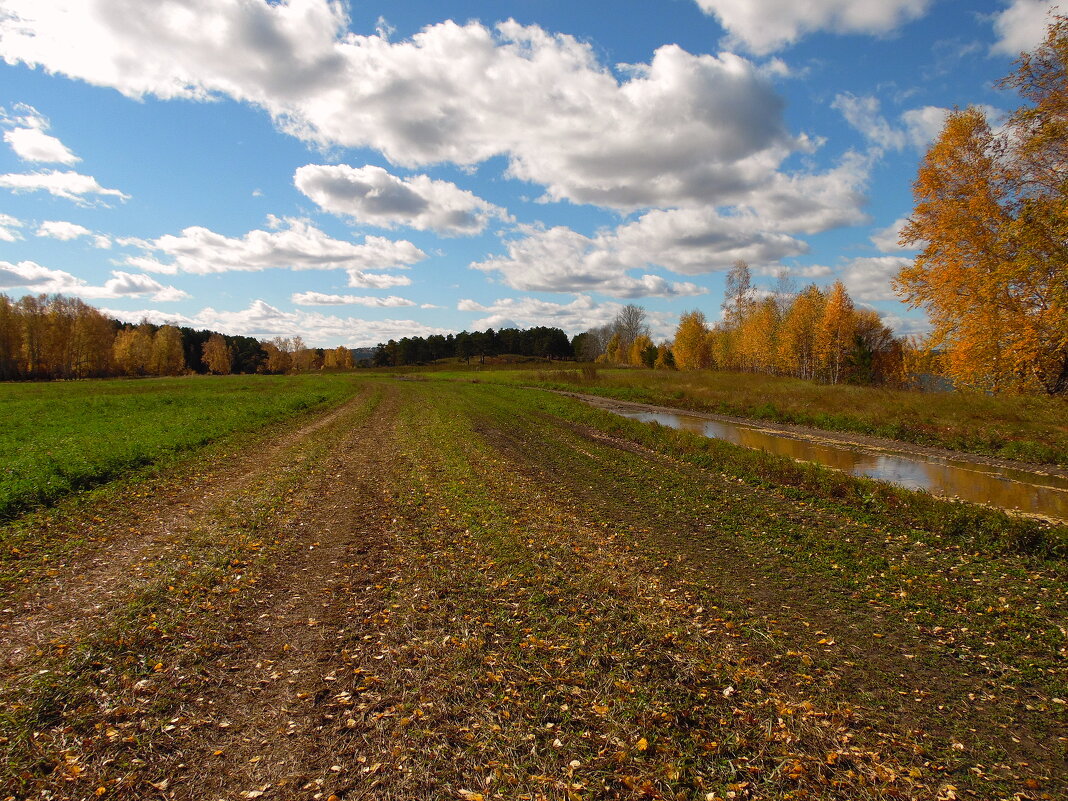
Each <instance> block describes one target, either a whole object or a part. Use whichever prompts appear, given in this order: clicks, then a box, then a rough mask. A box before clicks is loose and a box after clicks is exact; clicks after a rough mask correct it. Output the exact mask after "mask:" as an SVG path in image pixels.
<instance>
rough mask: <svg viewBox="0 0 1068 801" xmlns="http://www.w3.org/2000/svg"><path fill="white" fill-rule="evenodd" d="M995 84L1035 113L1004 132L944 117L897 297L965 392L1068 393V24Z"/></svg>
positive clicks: (910, 230) (918, 194) (966, 118)
mask: <svg viewBox="0 0 1068 801" xmlns="http://www.w3.org/2000/svg"><path fill="white" fill-rule="evenodd" d="M1002 85H1004V86H1008V87H1011V88H1014V89H1017V90H1018V91H1019V92H1020V93H1021V94H1022V95H1023V96H1024V98H1025V99H1027V100H1029V101H1030V102H1031V104H1032V105H1030V106H1026V107H1023V108H1021V109H1019V110H1017V111H1016V112H1015V113H1014V114H1013V115H1012V117H1011V118H1010V121H1009V124H1008V126H1007V127H1006V129H1005V131H1003V132H1000V133H995V132H994V131H992V130H991V128H990V125H989V124H988V122H987V120H986V117H985V115H984V114H983V112H982V111H981V110H979V109H976V108H968V109H964V110H962V111H956V112H954V113H952V114H950V115H949V117H948V118H947V120H946V124H945V127H944V128H943V130H942V133H941V135H940V136H939V137H938V139H937V140H936V141H935V142H934V144H933V145H932V146H931V148H930V150H929V151H928V152H927V155H926V157H925V158H924V160H923V163H922V164H921V167H920V170H919V173H918V176H917V179H916V182H915V184H914V186H913V194H914V196H915V198H916V208H915V210H914V212H913V214H912V216H911V218H910V219H909V222H908V224H907V225H906V227H905V228H904V229H903V231H902V243H903V244H922V246H923V250H922V251H921V253H920V255H919V256H918V257H917V258H916V260H915V262H914V263H913V264H911V265H908V266H906V267H905V268H904V269H903V270H902V271H901V272H900V273H899V274H898V276H897V279H896V282H895V286H896V288H897V290H898V291H899V293H901V294H902V295H903V296H904V297H905V299H906V300H907V301H908V302H909V303H910V304H912V305H913V306H923V307H924V308H925V309H926V310H927V313H928V316H929V317H930V319H931V322H932V324H933V326H934V330H933V332H932V336H931V339H930V341H929V347H931V348H938V349H943V350H944V351H945V361H944V363H945V366H946V371H947V374H948V375H949V377H950V378H952V379H954V381H955V382H956V383H957V384H958V385H960V386H970V387H974V388H977V389H982V390H987V391H992V392H998V391H1001V390H1005V389H1015V390H1020V391H1030V390H1042V391H1045V392H1047V393H1049V394H1063V393H1065V392H1068V99H1066V95H1068V18H1065V17H1063V16H1060V17H1055V18H1054V19H1053V22H1052V24H1051V25H1050V27H1049V30H1048V32H1047V36H1046V40H1045V42H1044V43H1043V44H1042V45H1041V46H1040V47H1039V48H1038V49H1037V50H1036V51H1035V52H1034V53H1031V54H1024V55H1023V56H1022V57H1021V58H1020V60H1019V61H1018V62H1017V69H1016V72H1015V73H1013V74H1012V75H1010V76H1009V77H1008V78H1006V79H1005V80H1004V81H1003V82H1002Z"/></svg>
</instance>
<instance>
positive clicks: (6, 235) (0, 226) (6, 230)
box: [0, 214, 22, 242]
mask: <svg viewBox="0 0 1068 801" xmlns="http://www.w3.org/2000/svg"><path fill="white" fill-rule="evenodd" d="M19 228H22V220H20V219H18V218H17V217H12V216H11V215H10V214H0V242H15V241H17V240H19V239H22V234H20V233H19V232H18V230H17V229H19Z"/></svg>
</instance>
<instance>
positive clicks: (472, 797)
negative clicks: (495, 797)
mask: <svg viewBox="0 0 1068 801" xmlns="http://www.w3.org/2000/svg"><path fill="white" fill-rule="evenodd" d="M460 798H463V799H464V801H486V798H485V796H483V795H482V793H476V792H473V791H472V790H461V791H460Z"/></svg>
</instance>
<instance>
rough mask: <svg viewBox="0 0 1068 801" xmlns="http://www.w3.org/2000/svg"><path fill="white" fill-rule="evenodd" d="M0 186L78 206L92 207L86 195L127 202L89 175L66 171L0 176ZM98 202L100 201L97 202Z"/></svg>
mask: <svg viewBox="0 0 1068 801" xmlns="http://www.w3.org/2000/svg"><path fill="white" fill-rule="evenodd" d="M0 186H2V187H5V188H7V189H10V190H12V191H13V192H42V191H43V192H48V193H50V194H52V195H55V196H56V197H61V198H64V199H65V200H72V201H74V202H75V203H77V204H78V205H80V206H88V205H92V204H91V202H90V201H89V199H88V198H87V196H88V195H100V196H103V197H117V198H119V200H128V199H129V197H130V196H129V195H127V194H126V193H124V192H120V191H119V190H118V189H107V188H105V187H103V186H101V185H100V184H99V183H98V182H97V180H96V178H94V177H93V176H91V175H82V174H81V173H77V172H73V171H70V170H68V171H67V172H60V171H59V170H47V171H43V172H28V173H6V174H4V175H0ZM98 202H100V201H98Z"/></svg>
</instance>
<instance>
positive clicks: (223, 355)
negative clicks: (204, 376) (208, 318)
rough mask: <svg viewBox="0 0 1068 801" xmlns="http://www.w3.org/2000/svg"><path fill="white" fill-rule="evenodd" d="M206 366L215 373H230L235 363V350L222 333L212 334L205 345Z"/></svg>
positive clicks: (204, 357)
mask: <svg viewBox="0 0 1068 801" xmlns="http://www.w3.org/2000/svg"><path fill="white" fill-rule="evenodd" d="M203 359H204V366H205V367H207V368H208V371H209V372H211V373H214V374H215V375H230V371H231V370H232V369H233V365H234V351H233V349H232V348H231V347H230V346H229V345H227V344H226V338H225V337H224V336H223V335H222V334H212V335H211V336H209V337H208V341H207V342H205V343H204V345H203Z"/></svg>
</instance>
